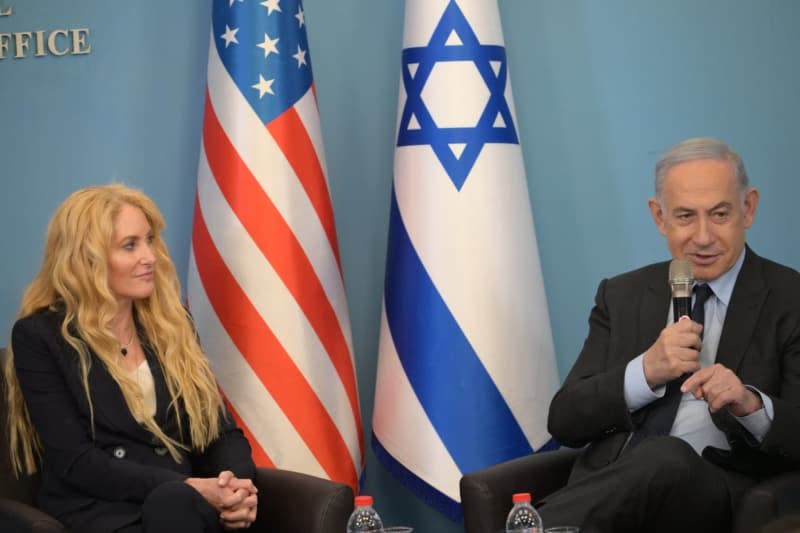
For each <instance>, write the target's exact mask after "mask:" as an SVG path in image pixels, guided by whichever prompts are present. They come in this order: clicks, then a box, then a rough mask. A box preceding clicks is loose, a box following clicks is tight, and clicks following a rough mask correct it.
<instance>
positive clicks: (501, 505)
mask: <svg viewBox="0 0 800 533" xmlns="http://www.w3.org/2000/svg"><path fill="white" fill-rule="evenodd" d="M579 454H580V450H575V449H572V448H561V449H559V450H556V451H552V452H543V453H538V454H534V455H529V456H527V457H521V458H519V459H514V460H511V461H507V462H505V463H500V464H498V465H495V466H492V467H489V468H487V469H484V470H480V471H478V472H473V473H471V474H467V475H465V476H464V477H462V478H461V505H462V507H463V510H464V531H465V533H490V532H493V531H498V530H502V529H503V526H504V525H505V519H506V514H507V513H508V510H509V508H510V506H511V495H512V494H514V493H515V492H530V493H532V495H533V498H534V504H535V500H538V499H541V498H544V497H545V496H547V495H548V494H550V493H552V492H555V491H556V490H558V489H559V488H561V487H563V486H564V485H565V484H566V482H567V479H568V478H569V473H570V471H571V470H572V465H573V463H574V462H575V459H576V458H577V457H578V455H579ZM786 524H788V526H785V525H786ZM784 527H789V529H784ZM794 528H797V529H794ZM733 531H734V533H753V532H763V533H767V532H770V533H776V532H778V531H782V532H788V531H800V472H787V473H785V474H781V475H779V476H776V477H773V478H770V479H767V480H765V481H763V482H761V483H759V484H757V485H756V486H754V487H752V488H751V489H750V490H749V491H748V492H747V493H746V494H745V496H744V498H743V499H742V501H741V502H740V504H739V508H738V509H737V512H736V516H735V518H734V529H733Z"/></svg>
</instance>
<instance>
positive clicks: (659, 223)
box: [647, 197, 667, 235]
mask: <svg viewBox="0 0 800 533" xmlns="http://www.w3.org/2000/svg"><path fill="white" fill-rule="evenodd" d="M647 207H649V208H650V216H652V217H653V222H655V223H656V228H658V231H659V233H661V235H666V232H667V229H666V220H665V213H664V210H663V209H661V202H659V201H658V200H657V199H656V198H655V197H653V198H650V199H649V200H648V201H647Z"/></svg>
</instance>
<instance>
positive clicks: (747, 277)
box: [716, 247, 767, 372]
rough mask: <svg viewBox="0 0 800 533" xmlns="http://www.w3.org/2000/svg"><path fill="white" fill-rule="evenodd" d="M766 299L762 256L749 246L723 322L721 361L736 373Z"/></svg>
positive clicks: (719, 357) (720, 341)
mask: <svg viewBox="0 0 800 533" xmlns="http://www.w3.org/2000/svg"><path fill="white" fill-rule="evenodd" d="M766 298H767V290H766V288H765V285H764V278H763V274H762V271H761V258H760V257H758V256H757V255H756V254H755V253H754V252H753V251H752V250H750V248H749V247H748V248H747V249H746V252H745V258H744V262H743V263H742V269H741V271H739V275H738V276H737V278H736V285H735V286H734V288H733V293H732V294H731V301H730V302H729V304H728V311H727V313H726V314H725V323H724V324H723V325H722V333H721V335H720V339H719V348H717V358H716V362H717V363H721V364H722V365H724V366H726V367H728V368H730V369H731V370H733V371H734V372H735V371H736V370H737V369H738V368H739V364H740V363H741V361H742V358H743V357H744V353H745V350H746V349H747V345H748V341H749V340H750V339H752V338H753V330H754V329H755V327H756V322H757V320H758V316H759V314H760V311H761V307H762V306H763V305H764V301H765V300H766Z"/></svg>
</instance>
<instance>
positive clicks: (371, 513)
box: [347, 496, 383, 533]
mask: <svg viewBox="0 0 800 533" xmlns="http://www.w3.org/2000/svg"><path fill="white" fill-rule="evenodd" d="M355 507H356V508H355V509H353V513H352V514H351V515H350V519H349V520H347V533H367V532H369V533H378V532H380V531H383V522H382V521H381V517H380V516H378V513H377V512H376V511H375V509H373V507H372V496H356V500H355Z"/></svg>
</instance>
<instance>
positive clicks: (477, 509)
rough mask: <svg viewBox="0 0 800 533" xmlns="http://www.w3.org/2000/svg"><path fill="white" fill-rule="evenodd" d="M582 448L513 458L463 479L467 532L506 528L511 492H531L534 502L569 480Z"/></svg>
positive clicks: (462, 498) (483, 531)
mask: <svg viewBox="0 0 800 533" xmlns="http://www.w3.org/2000/svg"><path fill="white" fill-rule="evenodd" d="M579 454H580V450H575V449H572V448H561V449H559V450H555V451H552V452H541V453H536V454H533V455H528V456H525V457H520V458H519V459H513V460H511V461H506V462H505V463H500V464H498V465H495V466H491V467H489V468H486V469H484V470H479V471H477V472H472V473H470V474H467V475H465V476H464V477H462V478H461V507H462V509H463V511H464V531H465V532H466V533H487V532H492V531H497V530H502V529H503V527H504V526H505V521H506V515H507V514H508V510H509V509H510V508H511V495H512V494H514V493H515V492H530V493H531V495H532V496H533V499H534V503H535V501H536V500H540V499H542V498H544V497H545V496H547V495H548V494H550V493H552V492H555V491H556V490H558V489H560V488H561V487H563V486H564V485H566V483H567V479H568V478H569V474H570V472H571V471H572V465H573V463H574V462H575V459H577V457H578V455H579Z"/></svg>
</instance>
